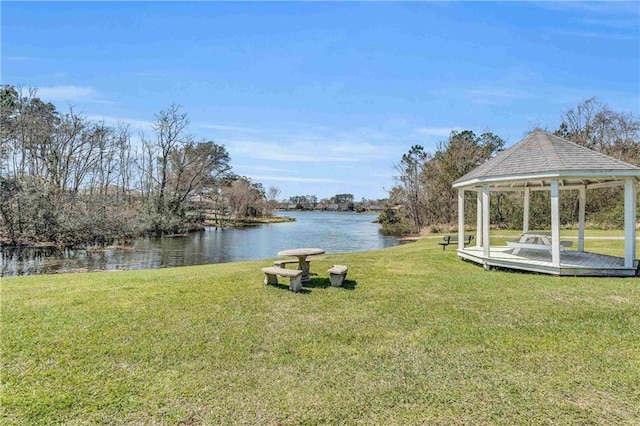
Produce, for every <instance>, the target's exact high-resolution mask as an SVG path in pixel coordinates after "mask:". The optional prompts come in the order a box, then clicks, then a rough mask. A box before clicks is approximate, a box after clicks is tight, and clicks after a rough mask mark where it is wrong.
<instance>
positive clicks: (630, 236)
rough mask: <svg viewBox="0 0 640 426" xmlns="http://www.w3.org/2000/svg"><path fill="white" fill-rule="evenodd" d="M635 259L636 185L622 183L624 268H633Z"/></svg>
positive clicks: (630, 180)
mask: <svg viewBox="0 0 640 426" xmlns="http://www.w3.org/2000/svg"><path fill="white" fill-rule="evenodd" d="M635 258H636V185H635V181H634V180H633V179H627V180H626V181H625V182H624V267H625V268H633V264H634V260H635Z"/></svg>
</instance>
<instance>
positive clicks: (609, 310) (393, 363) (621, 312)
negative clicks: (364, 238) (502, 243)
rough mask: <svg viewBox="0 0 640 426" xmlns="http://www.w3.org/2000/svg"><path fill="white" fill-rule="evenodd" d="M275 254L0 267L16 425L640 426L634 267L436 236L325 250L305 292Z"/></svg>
mask: <svg viewBox="0 0 640 426" xmlns="http://www.w3.org/2000/svg"><path fill="white" fill-rule="evenodd" d="M588 244H589V245H590V247H588V248H590V249H592V250H598V251H604V250H611V249H612V246H615V247H614V249H615V250H618V248H616V247H617V246H616V245H619V246H620V247H622V244H623V242H622V241H601V240H594V241H588ZM269 263H270V262H269V261H254V262H243V263H232V264H218V265H206V266H196V267H185V268H175V269H162V270H147V271H128V272H122V271H121V272H104V273H90V274H69V275H48V276H32V277H15V278H3V279H2V294H1V296H2V321H1V325H2V342H1V346H2V388H1V402H2V408H1V409H2V412H1V417H0V419H1V420H2V423H3V424H69V425H75V424H123V423H125V424H273V425H280V424H284V425H288V424H366V425H370V424H391V425H406V424H443V425H450V424H478V425H485V424H498V425H500V424H504V425H514V424H527V425H530V424H563V425H565V424H566V425H572V424H575V425H585V424H593V425H596V424H597V425H602V424H629V425H632V424H638V423H640V282H639V281H638V279H637V278H629V279H620V278H615V279H614V278H611V279H608V278H558V277H550V276H543V275H534V274H518V273H509V272H497V271H490V272H487V271H484V270H483V269H482V268H480V267H477V266H475V265H472V264H469V263H465V262H462V261H460V260H458V258H457V256H456V253H455V251H454V250H446V251H442V250H441V248H440V246H438V245H437V244H436V242H435V241H434V240H433V239H426V240H422V241H419V242H416V243H412V244H406V245H402V246H397V247H392V248H388V249H385V250H381V251H372V252H365V253H352V254H335V255H326V256H325V257H324V258H321V259H319V260H316V261H314V262H313V263H312V272H316V273H318V276H316V277H314V279H313V280H312V282H311V283H310V285H309V286H306V287H305V289H306V292H305V293H303V294H294V293H292V292H289V291H287V289H286V287H287V286H286V285H281V286H269V287H265V286H264V285H263V284H262V278H263V277H262V274H261V272H260V268H261V267H263V266H265V265H268V264H269ZM333 263H345V264H347V265H349V275H348V277H347V282H346V283H345V284H346V285H345V287H344V288H334V287H330V286H329V283H328V278H327V277H326V270H327V269H328V268H329V267H330V266H331V265H332V264H333Z"/></svg>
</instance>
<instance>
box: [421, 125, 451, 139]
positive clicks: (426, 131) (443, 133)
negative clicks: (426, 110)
mask: <svg viewBox="0 0 640 426" xmlns="http://www.w3.org/2000/svg"><path fill="white" fill-rule="evenodd" d="M454 130H455V131H462V127H419V128H417V129H415V130H414V131H415V132H417V133H421V134H423V135H427V136H438V137H448V136H449V135H450V134H451V132H452V131H454Z"/></svg>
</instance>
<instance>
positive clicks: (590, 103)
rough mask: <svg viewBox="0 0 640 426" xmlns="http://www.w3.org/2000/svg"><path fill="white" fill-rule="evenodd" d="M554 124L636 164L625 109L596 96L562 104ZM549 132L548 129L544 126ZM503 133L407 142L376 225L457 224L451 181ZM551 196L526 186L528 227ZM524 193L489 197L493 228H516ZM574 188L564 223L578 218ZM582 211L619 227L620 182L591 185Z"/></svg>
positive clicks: (487, 154) (564, 196)
mask: <svg viewBox="0 0 640 426" xmlns="http://www.w3.org/2000/svg"><path fill="white" fill-rule="evenodd" d="M560 123H561V124H560V125H559V126H558V128H557V129H555V130H551V131H550V132H552V133H554V134H556V135H557V136H560V137H563V138H565V139H568V140H570V141H572V142H575V143H577V144H579V145H582V146H585V147H587V148H590V149H593V150H595V151H598V152H601V153H603V154H606V155H609V156H611V157H613V158H616V159H619V160H622V161H625V162H627V163H629V164H633V165H640V120H639V119H638V118H637V117H635V116H634V115H633V114H631V113H620V112H616V111H613V110H611V109H610V108H609V107H608V106H607V105H606V104H604V103H602V102H601V101H599V100H598V99H596V98H591V99H588V100H585V101H583V102H581V103H580V104H579V105H577V106H576V107H573V108H569V109H567V110H566V111H563V112H562V113H561V115H560ZM545 130H547V131H549V130H548V129H545ZM504 144H505V142H504V140H503V139H502V138H501V137H499V136H497V135H495V134H493V133H490V132H486V133H483V134H481V135H480V136H478V135H476V134H475V133H474V132H473V131H471V130H465V131H461V132H457V131H453V132H451V134H450V135H449V138H448V139H447V140H445V141H442V142H440V143H439V144H438V146H437V148H436V150H435V152H434V153H430V152H427V151H426V150H425V149H424V147H423V146H421V145H414V146H412V147H411V148H410V149H409V151H408V152H407V153H406V154H404V155H403V156H402V158H401V159H400V162H399V163H398V164H397V165H396V171H397V172H398V175H397V178H396V185H395V186H394V187H393V188H392V189H391V190H390V191H389V199H388V202H387V204H386V205H385V207H384V209H383V211H382V212H381V214H380V217H379V221H380V223H381V224H382V227H383V232H385V233H387V234H393V235H405V234H412V233H418V232H420V231H422V230H424V229H425V228H427V229H429V230H432V231H448V230H449V229H452V228H453V227H454V226H456V225H455V224H456V221H457V215H458V213H457V211H458V206H457V191H456V190H454V189H453V187H452V184H453V182H454V181H455V180H457V179H458V178H460V177H462V176H463V175H465V174H466V173H468V172H470V171H471V170H473V169H474V168H476V167H478V166H479V165H480V164H482V163H483V162H485V161H487V160H488V159H490V158H492V157H493V156H495V155H496V154H497V153H498V152H499V151H501V150H502V149H503V148H504ZM549 197H550V195H549V193H547V192H546V191H539V192H536V193H535V194H533V193H532V196H531V200H530V211H531V214H530V221H531V223H530V226H531V227H532V228H538V229H544V228H548V227H549V226H550V217H551V213H550V199H549ZM522 198H523V195H522V194H520V193H517V192H513V193H508V192H507V193H497V194H496V195H495V196H493V197H492V198H491V206H490V216H491V223H492V224H495V225H496V226H498V227H500V228H505V229H506V228H510V229H518V228H521V227H522V218H523V199H522ZM475 202H476V201H475V200H473V199H467V200H465V203H466V204H469V205H468V206H467V205H465V212H466V213H465V214H468V215H469V217H467V218H465V222H466V223H475V222H474V218H472V217H471V216H472V215H473V214H475V213H474V212H475ZM578 205H579V204H578V193H577V191H561V193H560V210H561V223H562V225H563V226H572V225H575V224H576V222H577V220H578ZM586 217H587V221H588V222H589V225H590V226H592V227H598V228H618V227H620V226H622V223H623V222H624V202H623V198H622V188H620V187H614V188H602V189H594V190H592V191H590V194H589V197H587V204H586Z"/></svg>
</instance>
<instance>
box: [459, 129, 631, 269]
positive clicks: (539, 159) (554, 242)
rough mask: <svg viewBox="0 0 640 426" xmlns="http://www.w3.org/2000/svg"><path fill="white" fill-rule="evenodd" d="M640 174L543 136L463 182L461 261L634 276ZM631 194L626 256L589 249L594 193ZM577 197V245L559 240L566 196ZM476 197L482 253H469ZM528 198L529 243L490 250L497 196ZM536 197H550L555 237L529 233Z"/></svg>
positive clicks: (525, 141)
mask: <svg viewBox="0 0 640 426" xmlns="http://www.w3.org/2000/svg"><path fill="white" fill-rule="evenodd" d="M639 179H640V168H639V167H636V166H633V165H631V164H628V163H625V162H622V161H619V160H616V159H614V158H611V157H608V156H606V155H604V154H601V153H598V152H595V151H592V150H590V149H588V148H585V147H583V146H580V145H577V144H574V143H573V142H570V141H568V140H566V139H563V138H560V137H557V136H555V135H552V134H550V133H547V132H544V131H541V130H536V131H534V132H531V133H530V134H528V135H527V136H526V137H525V138H524V139H522V140H521V141H520V142H518V143H517V144H515V145H513V146H512V147H510V148H509V149H507V150H505V151H502V152H500V153H498V155H496V156H495V157H494V158H492V159H490V160H488V161H487V162H485V163H483V164H482V165H480V166H479V167H477V168H476V169H474V170H472V171H471V172H469V173H468V174H466V175H464V176H462V177H461V178H460V179H458V180H456V181H455V182H454V184H453V187H454V188H457V189H458V256H459V257H460V258H462V259H464V260H468V261H471V262H475V263H478V264H481V265H483V266H484V267H485V268H486V269H489V268H491V267H500V268H508V269H514V270H522V271H532V272H540V273H547V274H553V275H570V276H635V275H637V273H638V261H637V260H636V183H637V182H638V180H639ZM610 186H623V187H624V206H625V207H624V257H617V256H610V255H605V254H598V253H590V252H586V251H585V250H584V235H585V204H586V197H587V194H588V190H590V189H596V188H605V187H610ZM563 190H574V191H578V194H579V197H578V200H579V207H578V211H579V213H578V239H577V245H576V246H575V247H574V246H573V243H572V242H565V241H561V240H560V203H559V192H560V191H563ZM468 191H471V192H474V193H475V195H476V198H477V221H476V234H475V242H476V244H475V246H469V247H465V246H464V244H462V242H463V241H464V238H465V235H464V234H465V231H464V225H465V220H464V217H465V216H464V200H465V193H466V192H468ZM504 191H521V192H523V193H524V217H523V232H522V236H521V237H520V238H518V239H516V240H512V241H508V242H507V244H506V245H505V246H491V241H490V225H491V223H490V220H489V205H490V199H491V194H492V193H496V192H504ZM532 191H549V192H550V193H551V197H550V199H551V230H550V231H545V232H533V231H530V230H529V199H530V194H531V192H532Z"/></svg>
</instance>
